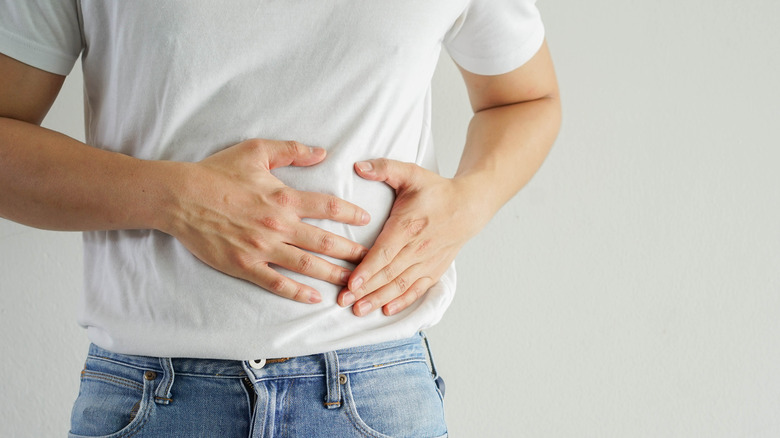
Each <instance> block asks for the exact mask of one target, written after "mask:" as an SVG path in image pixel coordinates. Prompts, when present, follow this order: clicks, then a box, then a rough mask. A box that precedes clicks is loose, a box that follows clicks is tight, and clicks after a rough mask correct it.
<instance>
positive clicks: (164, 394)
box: [154, 357, 174, 405]
mask: <svg viewBox="0 0 780 438" xmlns="http://www.w3.org/2000/svg"><path fill="white" fill-rule="evenodd" d="M160 366H161V367H162V370H163V373H162V374H163V375H162V380H161V381H160V384H159V385H157V390H156V391H155V393H154V401H155V403H158V404H161V405H167V404H169V403H170V402H172V401H173V395H172V394H171V387H173V379H174V372H173V361H172V360H171V358H170V357H161V358H160Z"/></svg>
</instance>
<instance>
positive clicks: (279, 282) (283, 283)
mask: <svg viewBox="0 0 780 438" xmlns="http://www.w3.org/2000/svg"><path fill="white" fill-rule="evenodd" d="M268 289H269V290H270V291H271V292H273V293H275V294H277V295H279V294H282V293H283V292H284V290H285V289H287V280H286V279H285V278H284V277H278V278H274V279H273V281H271V283H270V284H269V285H268Z"/></svg>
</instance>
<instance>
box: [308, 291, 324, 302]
mask: <svg viewBox="0 0 780 438" xmlns="http://www.w3.org/2000/svg"><path fill="white" fill-rule="evenodd" d="M320 301H322V297H321V296H320V293H319V292H317V291H314V292H312V293H311V294H310V295H309V302H310V303H312V304H316V303H319V302H320Z"/></svg>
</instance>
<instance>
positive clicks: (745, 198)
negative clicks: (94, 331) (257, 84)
mask: <svg viewBox="0 0 780 438" xmlns="http://www.w3.org/2000/svg"><path fill="white" fill-rule="evenodd" d="M539 5H540V8H541V9H542V12H543V14H544V16H545V21H546V24H547V30H548V40H549V43H550V47H551V49H552V51H553V56H554V58H555V60H556V65H557V69H558V73H559V79H560V83H561V87H562V92H563V99H564V126H563V129H562V132H561V136H560V138H559V140H558V142H557V145H556V147H555V148H554V150H553V152H552V154H551V155H550V157H549V159H548V160H547V163H546V164H545V166H544V167H543V169H542V171H541V173H540V174H539V175H538V176H537V177H536V178H535V179H534V181H532V183H531V184H530V185H529V186H528V187H527V188H526V189H524V190H523V191H522V192H521V194H520V195H518V196H517V198H515V199H514V200H513V201H512V202H511V203H510V204H509V205H508V206H507V207H505V208H504V209H503V210H502V211H501V212H500V213H499V215H498V216H497V217H496V218H495V219H494V220H493V221H492V222H491V224H490V225H489V226H488V228H487V229H486V230H485V231H484V232H483V233H482V234H481V235H480V236H479V237H478V238H477V239H476V240H475V241H473V242H472V243H470V244H469V245H468V246H467V247H466V248H465V250H464V252H463V253H462V255H461V257H460V258H459V261H458V263H459V280H460V290H459V296H458V297H457V298H456V300H455V303H454V304H453V307H452V309H451V311H450V312H449V314H448V315H447V316H446V317H445V319H444V321H443V322H442V323H441V324H440V325H439V326H437V327H436V328H434V329H433V330H431V331H430V332H429V334H430V336H431V338H432V341H433V342H434V349H435V351H434V352H435V353H436V359H437V362H438V366H439V369H440V371H441V372H442V374H444V376H445V378H446V380H447V388H448V393H447V399H446V403H447V414H448V419H449V423H450V430H451V434H452V435H453V436H456V437H514V436H532V437H574V436H576V437H658V436H663V437H698V436H702V437H737V436H738V437H776V436H779V435H780V416H778V415H777V412H780V377H778V376H780V372H778V371H780V365H778V364H780V348H778V347H780V340H778V339H779V338H780V194H779V193H778V189H780V150H779V149H778V148H779V147H780V133H778V128H777V124H776V123H774V122H776V121H777V118H778V115H780V87H778V86H777V80H778V77H780V55H778V53H780V31H778V28H777V26H776V17H778V16H780V3H778V2H775V1H770V0H754V1H751V2H732V1H724V0H709V1H704V0H675V1H673V0H657V1H655V2H627V1H625V0H594V1H589V2H574V1H570V2H552V1H544V0H541V1H540V4H539ZM80 80H81V79H80V76H79V72H74V74H73V76H72V77H71V78H69V80H68V82H67V84H66V89H65V90H64V91H63V94H62V96H61V97H60V99H59V100H58V102H57V103H56V105H55V108H54V109H53V110H52V113H51V114H50V116H49V117H48V118H47V120H46V125H47V126H49V127H52V128H54V129H59V130H63V131H65V132H66V133H68V134H70V135H73V136H75V137H77V138H82V137H83V135H82V128H81V123H82V122H81V118H80V117H79V115H80V111H81V110H80V105H81V95H80V90H79V86H80ZM435 86H436V89H435V102H434V105H435V108H434V110H435V111H436V118H435V120H434V122H435V125H434V130H435V135H436V139H437V144H438V146H439V149H440V151H441V154H442V159H441V162H442V166H443V168H444V170H445V171H447V172H452V171H453V170H454V168H455V166H456V160H457V153H458V151H459V145H460V143H461V142H462V135H463V132H464V131H465V124H466V122H467V120H468V117H469V110H468V104H467V102H466V97H465V92H464V90H463V86H462V84H461V82H460V78H459V76H458V74H457V71H456V70H455V68H454V67H453V66H452V64H451V62H450V61H449V60H448V59H446V58H443V62H442V64H441V66H440V69H439V71H438V72H437V76H436V79H435ZM80 254H81V252H80V237H79V235H78V234H65V233H63V234H58V233H52V232H43V231H37V230H32V229H29V228H25V227H22V226H19V225H15V224H12V223H9V222H7V221H2V220H0V289H1V290H2V293H0V345H2V347H3V354H2V355H0V371H2V373H3V376H4V377H3V378H2V379H0V394H2V396H0V397H1V398H0V435H2V436H12V437H13V436H19V437H42V436H45V437H48V436H64V435H65V433H66V431H67V428H68V417H69V410H70V404H71V403H72V401H73V399H74V398H75V396H76V393H77V388H78V373H79V371H80V369H81V364H82V361H83V357H82V356H83V354H84V352H85V348H86V345H87V344H86V340H85V335H84V334H83V333H82V332H81V331H80V329H79V328H78V327H77V326H76V324H75V322H74V321H75V307H76V298H77V296H78V293H79V291H80V289H81V277H80V275H81V269H82V267H81V256H80Z"/></svg>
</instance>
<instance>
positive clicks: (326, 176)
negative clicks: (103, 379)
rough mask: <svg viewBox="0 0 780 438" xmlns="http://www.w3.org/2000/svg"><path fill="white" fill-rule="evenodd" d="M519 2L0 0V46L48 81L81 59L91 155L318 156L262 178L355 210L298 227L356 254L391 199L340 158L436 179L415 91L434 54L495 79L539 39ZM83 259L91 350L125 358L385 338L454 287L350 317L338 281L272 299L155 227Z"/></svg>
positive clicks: (440, 309)
mask: <svg viewBox="0 0 780 438" xmlns="http://www.w3.org/2000/svg"><path fill="white" fill-rule="evenodd" d="M534 3H535V2H534V0H428V1H420V0H394V1H387V0H326V1H323V0H317V1H315V0H285V1H279V0H277V1H274V0H267V1H259V0H225V1H219V2H215V1H211V0H133V1H127V0H24V1H19V0H0V8H2V9H1V10H0V52H3V53H5V54H6V55H8V56H11V57H14V58H16V59H18V60H20V61H22V62H24V63H27V64H29V65H32V66H35V67H38V68H40V69H43V70H47V71H50V72H53V73H58V74H62V75H65V74H68V73H69V72H70V70H71V68H72V67H73V64H74V63H75V62H76V60H77V59H78V57H79V55H81V57H82V65H83V71H84V92H85V103H86V105H85V107H86V139H87V143H88V144H90V145H92V146H94V147H99V148H104V149H108V150H112V151H117V152H122V153H125V154H128V155H132V156H135V157H139V158H143V159H154V160H175V161H198V160H201V159H203V158H205V157H207V156H209V155H211V154H213V153H215V152H217V151H219V150H221V149H224V148H225V147H228V146H231V145H233V144H236V143H238V142H240V141H242V140H245V139H249V138H268V139H279V140H297V141H300V142H302V143H304V144H308V145H314V146H321V147H324V148H326V149H327V150H328V158H327V159H326V160H325V162H323V163H321V164H319V165H317V166H314V167H307V168H295V167H288V168H282V169H278V170H275V171H274V174H275V175H276V176H277V177H279V178H280V179H281V180H282V181H283V182H284V183H286V184H287V185H289V186H291V187H293V188H295V189H299V190H310V191H318V192H323V193H329V194H333V195H336V196H338V197H340V198H343V199H345V200H347V201H350V202H352V203H355V204H357V205H359V206H361V207H363V208H365V209H366V210H367V211H368V212H369V213H371V217H372V221H371V223H370V224H369V225H367V226H364V227H355V226H348V225H344V224H340V223H336V222H332V221H324V220H311V221H309V222H311V223H313V224H315V225H317V226H319V227H322V228H324V229H326V230H329V231H332V232H334V233H336V234H339V235H342V236H345V237H347V238H348V239H350V240H353V241H356V242H359V243H361V244H363V245H366V246H369V247H370V246H371V244H372V242H373V241H374V239H375V238H376V236H377V235H378V233H379V231H380V230H381V227H382V224H383V222H384V220H385V219H386V218H387V215H388V213H389V210H390V207H391V205H392V203H393V199H394V198H393V196H394V193H393V191H392V190H391V189H390V188H389V187H387V186H385V185H384V184H382V183H378V182H370V181H366V180H363V179H361V178H359V177H358V176H357V175H356V174H355V173H354V171H353V168H352V165H353V163H354V162H355V161H358V160H363V159H370V158H377V157H388V158H392V159H396V160H401V161H406V162H414V163H417V164H419V165H421V166H423V167H426V168H428V169H433V170H435V167H436V161H435V157H434V151H433V143H432V139H431V128H430V108H431V107H430V84H431V77H432V75H433V72H434V68H435V66H436V62H437V60H438V56H439V52H440V50H441V47H442V45H444V46H445V47H446V48H447V50H448V51H449V53H450V55H451V56H452V57H453V58H454V60H455V61H456V62H457V63H458V64H459V65H460V66H462V67H463V68H465V69H467V70H470V71H472V72H474V73H477V74H486V75H491V74H500V73H505V72H508V71H511V70H513V69H514V68H516V67H519V66H520V65H522V64H523V63H525V62H526V61H527V60H528V59H530V58H531V57H532V56H533V55H534V54H535V53H536V51H537V50H538V49H539V47H540V46H541V43H542V40H543V34H544V30H543V26H542V23H541V21H540V18H539V14H538V11H537V9H536V7H535V5H534ZM89 177H90V176H89V175H84V178H89ZM84 258H85V260H84V263H85V266H86V269H85V271H86V272H85V291H84V294H83V298H82V300H81V304H80V312H79V322H80V324H82V325H83V326H85V327H86V328H87V331H88V335H89V338H90V340H91V341H92V342H94V343H96V344H98V345H99V346H101V347H103V348H106V349H109V350H112V351H116V352H119V353H126V354H142V355H153V356H173V357H201V358H223V359H248V358H262V357H285V356H295V355H302V354H311V353H317V352H323V351H329V350H334V349H339V348H346V347H351V346H356V345H364V344H371V343H377V342H382V341H388V340H393V339H399V338H403V337H407V336H411V335H413V334H414V333H415V332H417V331H418V330H421V329H424V328H427V327H430V326H431V325H433V324H435V323H436V322H438V321H439V320H440V319H441V317H442V315H443V314H444V311H445V310H446V308H447V307H448V306H449V304H450V302H451V301H452V298H453V295H454V292H455V271H454V267H451V268H450V269H449V270H448V271H447V273H446V274H445V275H444V276H443V277H442V279H441V281H440V282H439V283H438V284H436V285H435V286H434V287H433V288H432V289H431V290H430V291H428V293H427V294H425V296H424V297H423V298H421V299H420V300H418V301H417V302H416V303H415V304H414V305H412V306H411V307H410V308H408V309H407V310H405V311H403V312H401V313H400V314H398V315H395V316H392V317H387V316H384V315H383V314H382V313H381V312H379V311H375V312H373V313H372V314H370V315H369V316H366V317H362V318H358V317H355V316H353V314H352V310H351V309H349V308H341V307H339V306H338V305H337V304H336V295H337V294H338V292H339V288H338V287H337V286H334V285H331V284H328V283H325V282H322V281H318V280H314V279H311V278H308V277H305V276H301V275H297V274H294V273H291V272H287V271H285V274H287V275H289V276H290V277H292V278H293V279H295V280H297V281H300V282H303V283H306V284H309V285H311V286H313V287H314V288H316V289H317V290H319V291H320V293H321V294H322V297H323V300H322V302H321V303H318V304H301V303H297V302H293V301H290V300H287V299H283V298H280V297H278V296H276V295H273V294H271V293H269V292H267V291H264V290H262V289H260V288H258V287H257V286H255V285H253V284H251V283H249V282H246V281H243V280H238V279H236V278H233V277H230V276H228V275H225V274H222V273H220V272H218V271H216V270H214V269H212V268H210V267H208V266H207V265H205V264H203V263H202V262H200V261H199V260H198V259H196V258H195V257H194V256H193V255H191V254H190V253H189V252H188V251H187V250H186V249H185V248H184V247H183V246H182V245H181V244H180V243H179V242H178V241H177V240H176V239H174V238H173V237H171V236H169V235H166V234H164V233H161V232H158V231H151V230H127V231H101V232H87V233H84ZM336 262H338V261H336ZM339 263H341V264H342V265H345V266H346V263H345V262H339Z"/></svg>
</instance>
